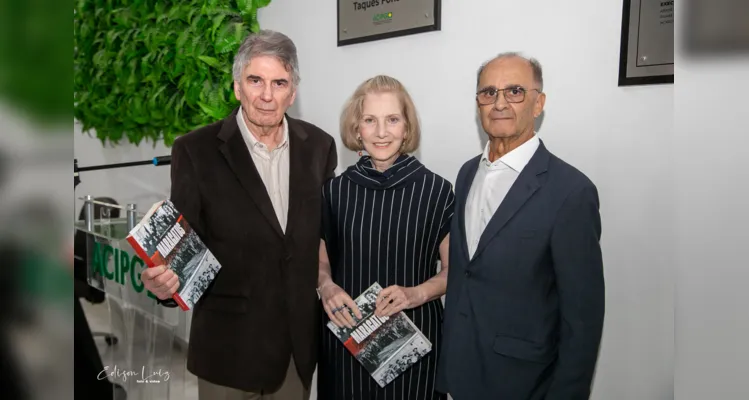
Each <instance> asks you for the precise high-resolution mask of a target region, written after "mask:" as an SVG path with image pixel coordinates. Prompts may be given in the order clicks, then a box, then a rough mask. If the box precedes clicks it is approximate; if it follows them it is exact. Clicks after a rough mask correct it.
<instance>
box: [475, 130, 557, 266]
mask: <svg viewBox="0 0 749 400" xmlns="http://www.w3.org/2000/svg"><path fill="white" fill-rule="evenodd" d="M548 164H549V152H548V150H546V147H545V146H544V145H543V143H539V146H538V150H536V153H535V154H534V155H533V157H531V159H530V161H529V162H528V165H526V166H525V168H523V171H522V172H521V173H520V175H519V176H518V178H517V180H515V183H514V184H513V185H512V188H510V191H509V192H508V193H507V196H505V198H504V200H502V203H501V204H500V205H499V207H498V208H497V211H496V212H495V213H494V215H493V216H492V218H491V219H490V220H489V224H487V226H486V228H485V229H484V232H483V233H482V234H481V238H480V239H479V244H478V246H477V247H476V253H474V255H473V259H476V258H477V257H478V256H479V255H480V254H481V252H482V251H483V250H484V249H485V248H486V246H487V245H488V244H489V242H490V241H491V240H492V238H494V237H495V236H496V235H497V234H498V233H499V232H500V231H501V230H502V228H504V227H505V225H507V223H508V222H509V221H510V219H511V218H512V217H513V216H514V215H515V214H516V213H517V212H518V211H520V209H521V208H522V207H523V205H524V204H525V203H526V202H527V201H528V199H530V198H531V196H533V195H534V194H535V193H536V191H538V189H539V188H540V187H541V184H542V181H541V179H540V177H539V176H540V175H542V174H544V173H545V172H546V170H547V168H548Z"/></svg>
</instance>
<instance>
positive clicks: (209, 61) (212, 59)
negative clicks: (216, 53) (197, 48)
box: [198, 56, 221, 68]
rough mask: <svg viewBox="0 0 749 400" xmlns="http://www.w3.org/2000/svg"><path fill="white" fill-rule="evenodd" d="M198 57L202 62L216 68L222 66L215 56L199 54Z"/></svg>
mask: <svg viewBox="0 0 749 400" xmlns="http://www.w3.org/2000/svg"><path fill="white" fill-rule="evenodd" d="M198 59H199V60H200V61H202V62H204V63H206V64H208V65H210V66H211V67H214V68H220V67H221V63H220V62H219V61H218V59H217V58H215V57H208V56H198Z"/></svg>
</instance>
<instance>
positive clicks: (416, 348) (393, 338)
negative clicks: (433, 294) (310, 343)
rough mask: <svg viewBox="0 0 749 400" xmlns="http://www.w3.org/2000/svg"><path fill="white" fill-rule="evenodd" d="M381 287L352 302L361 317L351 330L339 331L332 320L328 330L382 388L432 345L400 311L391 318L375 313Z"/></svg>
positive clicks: (375, 286)
mask: <svg viewBox="0 0 749 400" xmlns="http://www.w3.org/2000/svg"><path fill="white" fill-rule="evenodd" d="M381 290H382V287H380V285H379V284H378V283H375V284H373V285H372V286H370V287H369V288H368V289H367V290H365V291H364V293H362V294H361V295H360V296H359V297H357V298H356V299H355V300H354V301H355V302H356V305H357V307H359V310H360V311H361V314H362V318H361V319H360V320H358V321H357V319H356V317H355V316H353V314H352V316H353V317H354V321H356V326H355V327H354V328H353V329H349V328H347V327H345V326H344V327H342V328H339V327H338V326H337V325H335V324H334V323H333V322H332V321H330V322H328V329H330V330H331V331H333V333H334V334H335V335H336V336H337V337H338V339H339V340H340V341H341V342H342V343H343V345H344V346H345V347H346V349H348V351H349V352H351V354H353V356H354V357H355V358H356V359H357V360H359V362H360V363H361V364H362V365H363V366H364V368H366V369H367V371H369V373H370V375H371V376H372V378H374V380H375V381H377V383H378V384H379V385H380V387H385V386H386V385H387V384H389V383H390V382H392V381H393V380H394V379H395V378H397V377H398V376H399V375H400V374H402V373H403V372H404V371H405V370H407V369H408V368H410V367H411V366H412V365H413V364H415V363H416V362H417V361H419V360H420V359H421V358H422V357H424V356H425V355H426V354H427V353H429V352H430V351H431V350H432V343H431V342H430V341H429V340H428V339H427V338H426V336H424V334H423V333H422V332H421V331H420V330H419V329H418V328H417V327H416V325H414V323H413V321H411V319H410V318H408V316H407V315H406V314H405V313H404V312H403V311H401V312H399V313H397V314H395V315H392V316H390V317H378V316H376V315H375V314H374V312H375V309H376V308H377V306H376V301H377V296H378V295H379V293H380V291H381Z"/></svg>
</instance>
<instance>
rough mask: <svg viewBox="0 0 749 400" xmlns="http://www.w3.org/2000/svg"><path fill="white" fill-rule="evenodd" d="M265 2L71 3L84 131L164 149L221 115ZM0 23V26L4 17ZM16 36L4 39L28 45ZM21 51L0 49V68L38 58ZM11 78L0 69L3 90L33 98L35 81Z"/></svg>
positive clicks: (77, 103)
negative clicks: (13, 87) (23, 57)
mask: <svg viewBox="0 0 749 400" xmlns="http://www.w3.org/2000/svg"><path fill="white" fill-rule="evenodd" d="M269 3H270V1H268V0H260V1H258V0H184V1H182V2H162V1H151V0H129V1H115V0H75V1H74V4H73V7H74V13H73V30H74V37H73V42H74V56H73V70H74V79H73V85H74V87H73V101H74V106H73V108H74V116H75V118H76V119H77V120H78V121H79V122H80V123H81V125H82V127H83V132H84V134H92V132H95V135H94V137H97V138H99V139H100V140H102V143H103V144H107V143H109V144H118V143H122V142H123V141H128V142H130V143H132V144H135V145H139V144H140V143H145V142H152V143H154V145H155V143H156V142H157V141H163V142H164V143H165V144H166V145H167V146H170V145H171V144H172V143H173V142H174V140H175V139H176V138H177V137H179V136H180V135H183V134H185V133H187V132H188V131H190V130H192V129H195V128H197V127H200V126H203V125H206V124H209V123H212V122H215V121H216V120H218V119H221V118H225V117H226V116H227V115H228V114H229V113H230V112H231V110H232V109H234V108H235V107H237V105H238V102H237V100H236V98H235V97H234V94H233V91H232V86H231V82H232V76H231V66H232V62H233V58H234V54H235V53H236V51H237V49H238V48H239V46H240V44H241V43H242V41H243V40H244V38H245V37H246V36H247V35H248V34H249V33H250V32H257V31H258V30H259V29H260V24H259V23H258V20H257V9H258V8H261V7H265V6H267V5H268V4H269ZM19 4H21V3H19ZM24 4H25V3H24ZM1 18H3V17H1V16H0V26H1V25H2V22H3V21H6V20H4V19H1ZM8 18H10V17H8ZM8 21H9V20H8ZM16 39H17V38H16ZM16 39H13V38H10V40H13V42H10V43H12V44H14V43H24V46H26V44H25V43H28V42H29V39H30V38H28V37H27V38H25V40H24V41H23V42H18V40H16ZM0 40H6V39H4V38H3V39H0ZM6 42H7V40H6ZM2 43H3V42H0V50H2ZM18 46H19V45H17V44H16V47H15V48H9V49H8V50H7V51H6V52H5V53H0V56H3V57H0V62H3V61H4V60H13V59H14V57H11V55H13V54H16V55H18V54H25V53H29V54H35V52H28V51H27V50H28V49H25V48H24V49H21V48H18ZM60 48H61V49H63V50H64V47H62V46H60ZM32 49H35V48H32ZM44 49H45V51H49V50H46V48H44ZM22 50H23V51H22ZM54 50H57V49H56V48H55V49H54ZM63 50H60V51H63ZM36 54H38V51H37V52H36ZM40 73H41V72H34V74H33V75H29V76H38V75H39V74H40ZM16 76H17V75H13V74H11V73H10V72H9V70H8V69H0V88H2V84H3V82H9V81H10V82H15V83H16V84H17V86H18V88H19V89H18V93H23V92H29V96H31V90H30V88H29V87H30V86H33V84H26V85H24V82H27V83H28V82H34V79H31V78H22V79H21V78H17V77H16ZM42 86H43V85H42ZM31 89H33V88H31ZM39 91H40V92H39V93H44V92H45V88H44V87H40V88H39ZM47 92H49V90H47ZM59 92H60V93H62V94H64V93H65V91H64V90H60V91H59ZM33 93H37V92H33ZM67 93H69V92H67ZM67 96H69V95H67ZM38 97H40V98H45V96H44V95H42V96H38ZM47 97H48V96H47ZM66 101H69V97H68V100H66ZM67 104H69V103H67Z"/></svg>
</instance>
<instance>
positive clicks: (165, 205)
mask: <svg viewBox="0 0 749 400" xmlns="http://www.w3.org/2000/svg"><path fill="white" fill-rule="evenodd" d="M127 241H128V243H130V246H132V247H133V250H135V252H136V253H137V254H138V256H139V257H140V258H142V259H143V261H144V262H145V263H146V264H147V265H148V267H149V268H153V267H155V266H158V265H166V266H167V267H168V268H170V269H171V270H172V271H174V273H175V274H177V277H178V278H179V288H178V289H177V292H176V293H175V294H174V295H173V296H172V297H173V298H174V300H175V301H176V302H177V304H178V305H179V306H180V308H181V309H183V310H185V311H187V310H191V309H192V308H193V307H194V306H195V303H197V302H198V300H199V299H200V297H201V296H202V295H203V293H204V292H205V290H206V289H207V288H208V285H210V283H211V282H212V281H213V279H214V278H215V277H216V274H218V272H219V270H220V269H221V265H220V264H219V262H218V261H217V260H216V257H214V255H213V253H211V251H210V250H209V249H208V247H206V245H205V244H204V243H203V241H202V240H200V237H198V235H197V234H196V233H195V231H194V230H193V229H192V228H191V227H190V224H189V223H188V222H187V220H186V219H185V218H184V217H183V216H182V214H181V213H180V212H179V211H178V210H177V208H176V207H175V206H174V204H173V203H172V202H171V201H170V200H164V201H160V202H158V203H156V204H154V205H153V207H151V209H150V210H148V212H147V213H146V215H145V216H144V217H143V218H142V219H141V221H140V222H139V223H138V225H136V226H135V227H134V228H133V229H132V230H131V231H130V233H129V234H128V236H127Z"/></svg>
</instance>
